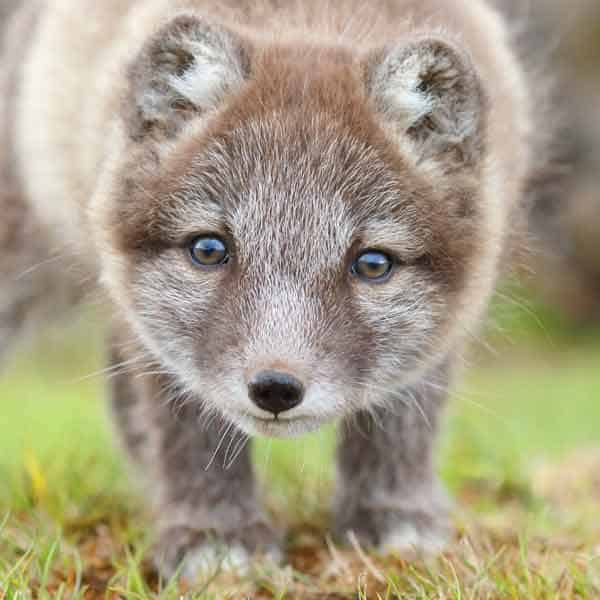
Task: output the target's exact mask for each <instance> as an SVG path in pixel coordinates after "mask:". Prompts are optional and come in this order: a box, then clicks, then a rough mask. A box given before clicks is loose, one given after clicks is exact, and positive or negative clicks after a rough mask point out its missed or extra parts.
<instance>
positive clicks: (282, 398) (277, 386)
mask: <svg viewBox="0 0 600 600" xmlns="http://www.w3.org/2000/svg"><path fill="white" fill-rule="evenodd" d="M248 391H249V393H250V398H251V399H252V402H254V404H256V405H257V406H258V407H259V408H262V409H263V410H266V411H267V412H270V413H273V414H274V415H275V416H277V415H279V414H281V413H284V412H286V411H288V410H292V408H294V407H295V406H298V404H300V403H301V402H302V398H303V396H304V386H303V385H302V383H300V382H299V381H298V380H297V379H296V378H295V377H292V376H291V375H288V374H287V373H280V372H278V371H262V372H261V373H259V374H258V375H257V376H256V377H255V378H254V379H253V380H252V381H251V382H250V384H249V385H248Z"/></svg>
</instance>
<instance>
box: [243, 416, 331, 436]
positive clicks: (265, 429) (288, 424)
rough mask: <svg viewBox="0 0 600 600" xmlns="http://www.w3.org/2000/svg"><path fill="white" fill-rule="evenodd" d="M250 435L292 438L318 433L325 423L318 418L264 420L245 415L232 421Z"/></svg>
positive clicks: (275, 418)
mask: <svg viewBox="0 0 600 600" xmlns="http://www.w3.org/2000/svg"><path fill="white" fill-rule="evenodd" d="M232 420H233V421H234V422H235V423H236V424H237V425H238V426H239V427H240V428H241V429H243V430H244V431H245V432H246V433H247V434H249V435H262V436H265V437H272V438H290V437H297V436H301V435H304V434H306V433H311V432H314V431H317V430H318V429H319V428H320V427H321V426H322V425H324V424H325V423H324V421H323V420H322V419H318V418H316V417H310V416H298V417H292V418H285V417H281V416H279V417H275V416H273V417H272V418H264V417H257V416H255V415H249V414H247V413H246V414H245V415H243V416H235V417H233V419H232Z"/></svg>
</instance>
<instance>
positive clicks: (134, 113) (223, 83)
mask: <svg viewBox="0 0 600 600" xmlns="http://www.w3.org/2000/svg"><path fill="white" fill-rule="evenodd" d="M249 71H250V56H249V48H248V47H247V46H246V45H245V44H244V42H243V41H242V40H241V39H238V37H237V36H236V35H235V34H234V33H232V32H230V31H229V30H227V29H225V28H222V27H220V26H218V25H214V24H209V23H208V22H206V21H204V20H203V19H201V18H199V17H197V16H195V15H187V14H183V15H179V16H177V17H175V18H174V19H173V20H172V21H171V22H170V23H168V24H167V25H166V26H164V27H163V28H162V29H160V30H159V31H158V32H157V33H156V34H155V35H154V36H153V37H152V38H151V39H150V40H149V42H148V43H147V44H146V45H145V46H144V48H143V49H142V51H141V53H140V54H139V55H138V57H137V58H136V60H135V61H134V62H133V63H132V65H131V66H130V69H129V94H128V96H127V98H126V104H125V107H124V108H125V114H126V122H127V125H128V128H129V133H130V135H131V137H132V138H133V139H138V140H139V139H142V138H144V137H146V136H148V135H150V134H153V135H159V136H161V135H162V136H167V137H170V136H173V135H176V134H177V132H178V131H179V130H180V128H181V127H182V126H183V124H185V122H187V121H188V120H189V119H190V118H192V117H194V116H197V115H199V114H202V113H204V112H206V111H210V110H212V109H215V108H217V107H218V106H219V105H220V103H222V102H223V101H224V100H225V98H226V97H227V96H228V95H229V94H231V93H235V91H236V90H237V89H238V88H240V87H241V86H242V84H243V82H244V80H245V79H246V78H247V76H248V74H249Z"/></svg>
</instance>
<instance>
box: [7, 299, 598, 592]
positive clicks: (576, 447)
mask: <svg viewBox="0 0 600 600" xmlns="http://www.w3.org/2000/svg"><path fill="white" fill-rule="evenodd" d="M523 314H525V315H526V316H523ZM527 314H528V313H527V311H522V310H519V311H518V313H517V318H514V317H513V316H509V318H508V319H507V320H505V321H503V319H500V323H504V325H506V327H508V328H509V330H510V331H511V333H510V335H509V336H508V337H509V339H510V341H508V342H507V341H506V336H505V335H504V334H502V333H500V334H498V333H495V334H491V335H490V336H489V337H490V339H491V345H492V346H493V347H494V348H497V351H498V355H497V356H493V357H492V356H489V355H488V357H487V358H486V359H485V360H478V361H477V363H478V366H476V367H474V368H471V369H469V370H468V371H467V376H466V381H465V383H464V385H463V386H462V387H461V389H460V390H459V391H458V392H457V394H456V397H455V399H454V400H453V402H452V403H451V406H450V409H449V411H448V418H447V421H448V422H447V428H446V430H445V435H444V439H443V441H442V444H441V451H440V469H441V472H442V474H443V477H444V480H445V481H446V483H447V484H448V486H449V487H450V489H451V490H452V493H453V494H454V496H455V497H456V499H457V510H456V513H455V522H456V528H457V534H456V541H455V543H454V545H453V547H452V548H451V549H450V550H449V551H448V552H447V553H446V554H445V555H444V556H442V557H440V558H439V559H436V560H433V561H428V562H417V563H413V564H410V563H407V562H405V561H403V560H402V559H401V558H400V557H395V556H386V557H383V556H375V555H369V554H367V553H366V551H365V550H364V549H362V548H360V547H353V548H341V547H335V546H333V544H331V542H328V541H327V538H326V525H327V512H326V507H327V501H328V498H329V497H330V492H331V484H332V478H333V468H332V455H333V447H334V435H333V432H332V431H325V432H322V433H321V434H319V435H317V436H312V437H308V438H305V439H303V440H299V441H297V442H289V441H286V442H280V441H272V442H268V441H267V442H261V443H260V444H258V445H257V447H256V451H255V454H256V465H257V468H258V471H259V473H260V477H261V478H262V479H263V480H264V482H265V486H266V489H267V490H268V493H267V502H268V505H269V507H270V509H271V511H272V512H273V514H274V516H275V517H276V518H278V519H282V520H283V519H285V521H286V522H287V523H289V524H290V534H289V536H288V544H287V549H286V550H287V560H288V566H286V567H284V568H275V567H273V566H268V565H267V566H265V565H262V566H261V565H256V568H255V569H254V571H253V572H251V573H250V574H248V575H247V576H244V577H240V578H237V579H236V578H232V577H231V576H227V575H226V574H224V573H216V574H215V576H214V577H213V576H207V577H206V578H205V580H204V582H200V583H199V584H198V585H196V586H195V587H190V586H189V585H187V584H185V582H183V583H180V582H175V581H172V582H166V581H160V580H159V579H158V577H157V576H156V574H155V573H153V572H152V570H151V569H150V567H149V562H148V559H147V555H148V549H149V547H150V546H151V544H152V533H151V528H150V518H149V516H148V514H147V513H146V512H145V509H144V507H143V503H142V501H141V497H140V496H141V495H140V494H139V493H138V492H136V487H135V485H132V483H131V477H130V474H129V472H128V471H127V467H126V466H125V465H124V461H123V459H122V456H121V454H120V452H119V450H118V448H117V447H116V446H115V444H114V443H113V439H112V435H111V430H110V421H109V418H108V415H107V412H106V409H105V406H104V403H103V402H102V396H103V395H104V390H103V385H104V384H103V381H102V378H100V377H84V376H85V375H86V374H88V373H93V372H94V371H96V370H97V369H98V368H100V367H101V358H102V357H101V352H100V351H99V350H98V348H100V344H99V343H98V340H96V339H86V342H85V343H84V342H83V341H82V339H83V338H82V336H81V335H72V336H70V337H69V339H68V340H66V341H61V340H59V339H58V338H56V337H55V338H51V339H50V340H46V341H45V342H44V343H42V344H41V346H40V347H39V348H37V349H36V350H35V352H28V353H25V354H24V355H23V356H22V357H21V358H20V359H19V360H17V361H16V362H15V363H14V364H13V365H11V366H10V368H9V370H8V371H7V372H6V374H5V375H3V376H2V379H0V399H1V400H0V406H1V410H0V599H2V600H4V599H5V598H6V599H11V600H12V599H13V598H15V599H16V598H19V599H25V598H40V599H45V598H86V599H92V598H127V599H131V600H143V599H145V598H166V599H170V598H173V599H176V598H177V599H179V598H182V597H185V598H201V599H203V600H212V599H217V598H246V597H247V598H276V599H283V598H286V599H287V598H290V599H293V598H302V599H304V598H308V599H311V598H314V599H325V598H330V599H331V600H335V599H342V598H348V599H350V598H356V599H364V598H376V599H379V598H381V599H392V598H415V599H418V598H423V599H425V598H436V599H438V598H439V599H442V598H443V599H447V598H448V599H450V598H452V599H457V600H458V599H463V598H482V599H483V598H486V599H487V598H490V599H496V598H497V599H501V598H502V599H504V598H515V599H516V598H526V599H530V598H532V599H537V598H541V599H545V598H548V599H549V598H561V599H562V598H566V599H570V598H572V599H576V598H577V599H580V598H581V599H584V598H590V599H594V598H599V597H600V368H598V366H599V365H600V342H599V341H598V336H597V335H596V336H595V337H594V336H592V335H589V334H587V333H584V334H578V335H577V336H576V339H574V338H573V336H572V334H571V333H570V332H569V330H568V329H567V328H564V327H562V326H561V325H560V324H558V323H556V322H555V321H552V318H550V317H549V316H548V315H543V313H541V314H542V315H543V316H542V317H541V322H540V321H539V317H538V316H532V315H529V316H527ZM537 314H540V313H539V312H538V313H536V315H537ZM548 330H550V331H551V332H552V333H548ZM475 353H476V354H481V351H480V350H479V349H476V352H475Z"/></svg>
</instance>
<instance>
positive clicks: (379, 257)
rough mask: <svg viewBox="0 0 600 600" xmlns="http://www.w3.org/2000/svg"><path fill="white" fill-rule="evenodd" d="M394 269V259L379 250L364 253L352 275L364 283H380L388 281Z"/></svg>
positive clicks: (355, 263) (357, 260) (355, 264)
mask: <svg viewBox="0 0 600 600" xmlns="http://www.w3.org/2000/svg"><path fill="white" fill-rule="evenodd" d="M393 268H394V261H393V259H392V258H391V257H390V256H389V255H387V254H385V253H384V252H380V251H378V250H367V251H365V252H363V253H362V254H361V255H360V256H359V257H358V258H357V259H356V260H355V261H354V264H353V265H352V273H353V274H354V275H356V276H357V277H360V279H362V280H363V281H367V282H370V283H378V282H382V281H386V280H387V279H388V278H389V276H390V275H391V273H392V269H393Z"/></svg>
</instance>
